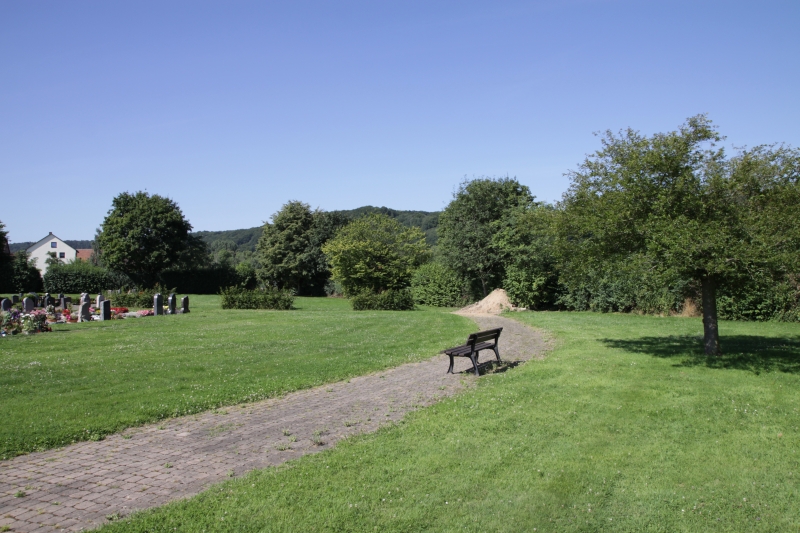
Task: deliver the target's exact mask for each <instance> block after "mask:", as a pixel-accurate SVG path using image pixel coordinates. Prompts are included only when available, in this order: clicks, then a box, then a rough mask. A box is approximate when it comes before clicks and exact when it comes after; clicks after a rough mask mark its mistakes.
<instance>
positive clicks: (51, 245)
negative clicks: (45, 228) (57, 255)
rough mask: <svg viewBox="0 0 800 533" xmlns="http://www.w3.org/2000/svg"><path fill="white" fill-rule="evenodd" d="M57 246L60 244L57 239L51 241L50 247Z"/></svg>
mask: <svg viewBox="0 0 800 533" xmlns="http://www.w3.org/2000/svg"><path fill="white" fill-rule="evenodd" d="M57 246H58V243H57V242H56V241H53V242H51V243H50V248H55V247H57Z"/></svg>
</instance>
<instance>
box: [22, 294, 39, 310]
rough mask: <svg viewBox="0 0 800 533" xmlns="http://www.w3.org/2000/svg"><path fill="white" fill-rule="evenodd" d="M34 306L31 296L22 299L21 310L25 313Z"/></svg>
mask: <svg viewBox="0 0 800 533" xmlns="http://www.w3.org/2000/svg"><path fill="white" fill-rule="evenodd" d="M35 308H36V305H35V303H34V301H33V298H31V297H30V296H28V297H27V298H25V299H24V300H22V311H23V312H25V313H31V312H33V310H34V309H35Z"/></svg>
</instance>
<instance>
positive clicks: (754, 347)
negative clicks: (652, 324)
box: [600, 335, 800, 374]
mask: <svg viewBox="0 0 800 533" xmlns="http://www.w3.org/2000/svg"><path fill="white" fill-rule="evenodd" d="M600 342H602V343H603V344H605V345H606V346H608V347H609V348H617V349H620V350H624V351H626V352H632V353H645V354H649V355H652V356H653V357H659V358H662V359H675V360H676V362H675V364H674V366H681V367H694V366H705V367H707V368H717V369H734V370H746V371H749V372H753V373H755V374H759V373H761V372H773V371H778V372H787V373H792V374H797V373H800V337H762V336H757V335H725V336H722V337H720V345H721V347H722V355H720V356H717V357H714V356H707V355H705V353H704V352H703V338H702V337H699V336H695V335H683V336H678V335H671V336H667V337H639V338H638V339H600Z"/></svg>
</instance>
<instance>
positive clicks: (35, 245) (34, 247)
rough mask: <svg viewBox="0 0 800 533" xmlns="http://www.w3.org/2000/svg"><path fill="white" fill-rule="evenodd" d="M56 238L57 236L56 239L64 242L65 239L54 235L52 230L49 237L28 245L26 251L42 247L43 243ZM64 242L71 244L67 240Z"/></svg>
mask: <svg viewBox="0 0 800 533" xmlns="http://www.w3.org/2000/svg"><path fill="white" fill-rule="evenodd" d="M54 238H55V239H58V240H59V241H61V242H64V239H62V238H61V237H56V236H55V235H53V232H52V231H51V232H50V234H49V235H48V236H47V237H45V238H44V239H40V240H39V242H37V243H35V244H32V245H30V246H28V247H27V248H26V249H25V251H26V252H30V251H31V250H35V249H37V248H38V247H40V246H41V245H42V244H44V243H46V242H48V241H52V240H53V239H54ZM64 244H66V245H67V246H69V244H67V243H66V242H64ZM69 247H70V248H72V246H69ZM73 250H74V248H73Z"/></svg>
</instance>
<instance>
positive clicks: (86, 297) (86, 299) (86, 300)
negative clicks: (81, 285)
mask: <svg viewBox="0 0 800 533" xmlns="http://www.w3.org/2000/svg"><path fill="white" fill-rule="evenodd" d="M85 303H89V294H88V293H86V292H82V293H81V299H80V300H78V305H83V304H85Z"/></svg>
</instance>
